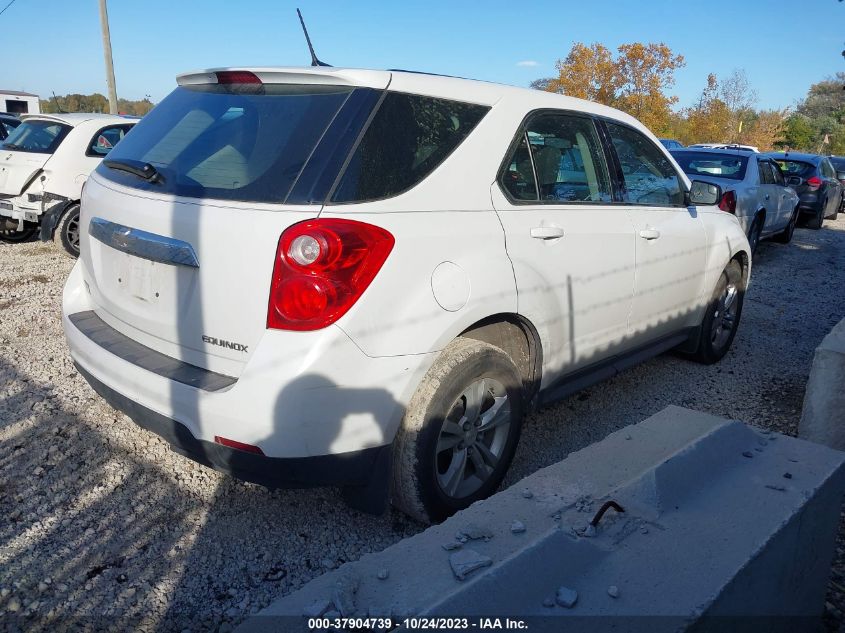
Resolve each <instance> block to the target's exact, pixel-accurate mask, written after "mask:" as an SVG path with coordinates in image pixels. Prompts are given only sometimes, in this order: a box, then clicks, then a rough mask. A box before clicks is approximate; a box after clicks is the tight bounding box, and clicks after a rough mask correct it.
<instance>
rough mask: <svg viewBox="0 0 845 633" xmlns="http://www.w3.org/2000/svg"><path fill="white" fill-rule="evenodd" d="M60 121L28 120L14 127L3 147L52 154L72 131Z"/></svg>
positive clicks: (18, 150) (17, 150)
mask: <svg viewBox="0 0 845 633" xmlns="http://www.w3.org/2000/svg"><path fill="white" fill-rule="evenodd" d="M71 129H72V128H71V127H70V126H69V125H66V124H64V123H59V122H58V121H41V120H28V121H24V122H23V123H21V124H20V125H19V126H18V127H16V128H14V129H13V130H12V131H11V132H10V133H9V137H8V138H7V139H6V140H5V141H3V149H8V150H13V151H16V152H32V153H34V154H52V153H54V152H55V151H56V149H57V148H58V147H59V145H60V144H61V142H62V141H63V140H64V138H65V137H66V136H67V135H68V132H70V131H71Z"/></svg>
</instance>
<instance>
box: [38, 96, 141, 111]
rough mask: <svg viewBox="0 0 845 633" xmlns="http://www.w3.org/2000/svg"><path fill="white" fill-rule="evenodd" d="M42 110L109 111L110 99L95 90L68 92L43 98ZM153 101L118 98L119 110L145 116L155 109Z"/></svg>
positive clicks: (41, 101)
mask: <svg viewBox="0 0 845 633" xmlns="http://www.w3.org/2000/svg"><path fill="white" fill-rule="evenodd" d="M40 103H41V111H42V112H45V113H53V114H54V113H57V112H108V111H109V100H108V99H107V98H106V97H105V95H101V94H100V93H99V92H95V93H94V94H90V95H81V94H68V95H65V96H63V97H53V98H51V99H41V100H40ZM153 105H154V104H153V102H152V101H150V100H149V99H147V98H145V99H140V100H138V101H131V100H129V99H118V100H117V111H118V112H119V113H120V114H129V115H132V116H144V115H145V114H146V113H147V112H149V111H150V110H152V109H153Z"/></svg>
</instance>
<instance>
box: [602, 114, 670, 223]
mask: <svg viewBox="0 0 845 633" xmlns="http://www.w3.org/2000/svg"><path fill="white" fill-rule="evenodd" d="M607 129H608V132H609V133H610V138H611V140H612V141H613V146H614V148H616V155H617V156H618V157H619V163H620V166H621V168H622V178H623V180H624V185H625V193H624V195H625V201H626V202H628V203H631V204H645V205H658V206H683V204H684V188H683V187H682V186H681V180H680V178H679V177H678V174H677V173H676V172H675V168H674V167H673V166H672V164H671V163H670V162H669V159H668V158H666V155H665V154H664V153H663V152H662V151H660V150H659V149H657V146H655V144H654V143H652V142H651V141H650V140H649V139H648V138H647V137H646V136H645V135H643V134H641V133H640V132H638V131H637V130H634V129H632V128H629V127H627V126H624V125H619V124H616V123H612V122H610V121H608V122H607Z"/></svg>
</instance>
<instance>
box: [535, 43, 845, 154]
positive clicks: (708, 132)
mask: <svg viewBox="0 0 845 633" xmlns="http://www.w3.org/2000/svg"><path fill="white" fill-rule="evenodd" d="M685 64H686V62H685V61H684V58H683V56H682V55H676V54H675V53H674V52H673V51H672V50H671V49H670V48H669V47H668V46H666V45H665V44H662V43H658V44H655V43H648V44H643V43H640V42H634V43H631V44H623V45H621V46H619V47H618V48H617V49H616V51H615V52H614V51H611V50H610V49H608V48H607V47H606V46H604V45H602V44H598V43H594V44H590V45H586V44H583V43H576V44H574V45H573V46H572V48H571V49H570V51H569V54H568V55H567V56H566V57H565V58H564V59H561V60H558V62H557V64H556V69H557V72H558V75H557V76H556V77H547V78H542V79H537V80H535V81H533V82H532V83H531V87H532V88H536V89H538V90H547V91H549V92H557V93H561V94H566V95H569V96H572V97H579V98H581V99H589V100H590V101H595V102H598V103H602V104H605V105H609V106H612V107H614V108H618V109H619V110H622V111H624V112H628V113H629V114H631V115H633V116H634V117H636V118H637V119H639V120H640V121H641V122H642V123H643V124H644V125H646V126H647V127H648V128H649V129H651V130H652V131H653V132H654V133H655V134H657V135H658V136H660V137H664V138H674V139H677V140H679V141H681V142H682V143H684V144H685V145H690V144H693V143H707V142H711V143H739V144H743V145H754V146H756V147H759V148H760V150H761V151H770V150H773V149H790V150H793V151H806V152H812V153H824V154H845V90H843V85H845V72H840V73H837V74H836V75H835V76H834V77H829V78H827V79H824V80H822V81H820V82H818V83H815V84H813V85H812V86H810V89H809V91H808V92H807V96H806V97H805V98H804V99H802V100H801V101H800V102H799V103H798V104H797V105H796V106H794V107H788V108H784V109H781V110H778V109H772V110H767V109H758V108H757V107H756V104H757V93H756V91H755V90H754V88H753V87H752V86H751V83H750V82H749V80H748V77H747V75H746V73H745V71H744V70H741V69H738V70H734V72H733V73H731V74H730V75H729V76H728V77H725V78H722V79H720V78H718V77H717V76H716V75H715V74H712V73H711V74H710V75H708V76H707V80H706V84H705V85H704V87H703V88H702V91H701V94H700V96H699V98H698V100H697V101H696V102H695V103H694V104H693V105H691V106H689V107H685V108H680V109H675V106H676V105H677V103H678V98H677V97H676V96H673V95H671V94H670V91H671V88H672V86H673V85H674V83H675V71H677V70H678V69H680V68H683V67H684V66H685Z"/></svg>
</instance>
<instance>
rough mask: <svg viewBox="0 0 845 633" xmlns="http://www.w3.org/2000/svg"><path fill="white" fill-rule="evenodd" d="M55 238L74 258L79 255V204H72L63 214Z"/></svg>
mask: <svg viewBox="0 0 845 633" xmlns="http://www.w3.org/2000/svg"><path fill="white" fill-rule="evenodd" d="M56 238H58V240H56ZM53 240H54V241H58V242H59V243H60V244H61V245H62V249H63V250H64V252H65V254H66V255H68V256H69V257H73V258H74V259H76V258H77V257H79V204H73V205H71V206H70V207H68V208H67V210H66V211H65V212H64V213H63V214H62V217H61V219H60V220H59V225H58V226H57V227H56V235H55V237H54V238H53Z"/></svg>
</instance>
